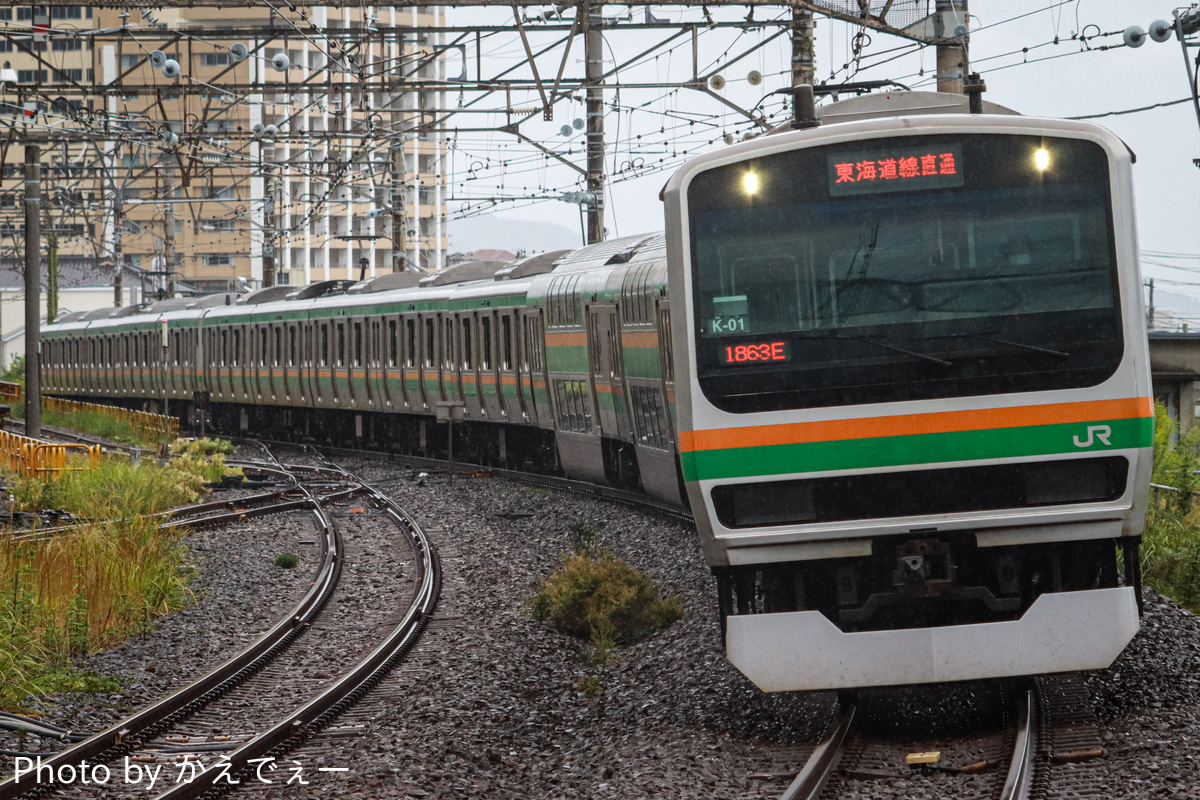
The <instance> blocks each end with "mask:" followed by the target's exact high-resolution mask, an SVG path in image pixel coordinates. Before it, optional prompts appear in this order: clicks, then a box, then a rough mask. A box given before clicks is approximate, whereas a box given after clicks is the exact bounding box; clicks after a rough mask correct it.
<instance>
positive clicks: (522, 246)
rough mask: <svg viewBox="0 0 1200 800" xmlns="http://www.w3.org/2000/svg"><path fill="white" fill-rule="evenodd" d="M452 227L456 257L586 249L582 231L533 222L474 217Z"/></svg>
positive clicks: (451, 236)
mask: <svg viewBox="0 0 1200 800" xmlns="http://www.w3.org/2000/svg"><path fill="white" fill-rule="evenodd" d="M449 227H450V252H452V253H470V252H474V251H475V250H483V249H494V250H511V251H512V252H514V253H515V252H517V251H518V250H524V251H525V252H526V253H528V254H530V255H532V254H534V253H544V252H547V251H549V250H566V249H572V248H576V247H582V246H583V237H582V235H581V233H580V231H577V230H576V231H573V230H571V229H570V228H567V227H564V226H562V225H556V224H555V223H553V222H541V221H538V220H533V219H507V218H503V217H496V216H490V217H471V218H470V219H460V220H451V221H450V223H449Z"/></svg>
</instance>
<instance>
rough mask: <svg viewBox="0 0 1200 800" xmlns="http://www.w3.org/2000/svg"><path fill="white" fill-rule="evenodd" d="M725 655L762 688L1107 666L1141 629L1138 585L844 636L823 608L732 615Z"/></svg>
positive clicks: (888, 683)
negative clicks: (996, 616)
mask: <svg viewBox="0 0 1200 800" xmlns="http://www.w3.org/2000/svg"><path fill="white" fill-rule="evenodd" d="M726 621H727V627H726V654H727V655H728V657H729V660H730V661H731V662H732V663H733V665H734V666H736V667H737V668H738V669H739V670H741V671H742V673H743V674H745V675H746V677H747V678H749V679H750V680H751V681H753V682H754V684H755V685H756V686H758V687H759V688H760V689H762V690H763V691H766V692H789V691H809V690H821V689H841V688H853V687H861V686H892V685H904V684H914V683H941V682H944V681H962V680H972V679H976V678H995V677H1005V676H1015V675H1036V674H1040V673H1046V672H1070V671H1074V670H1083V669H1103V668H1105V667H1108V666H1109V665H1111V664H1112V662H1113V661H1115V660H1116V658H1117V656H1119V655H1120V654H1121V651H1122V650H1124V649H1125V646H1126V645H1127V644H1129V642H1130V640H1131V639H1133V637H1134V635H1135V634H1136V633H1137V631H1138V610H1137V597H1136V595H1135V594H1134V590H1133V588H1132V587H1117V588H1112V589H1094V590H1088V591H1076V592H1057V593H1052V594H1043V595H1042V596H1041V597H1039V598H1038V599H1037V600H1035V601H1034V603H1033V605H1032V606H1030V607H1029V610H1028V611H1026V612H1025V614H1024V615H1023V616H1022V617H1021V618H1020V619H1018V620H1013V621H1011V622H990V623H986V624H975V625H950V626H945V627H936V628H910V629H906V630H887V631H866V632H858V633H843V632H842V631H841V630H839V629H838V627H837V626H836V625H834V624H833V623H832V622H830V621H829V620H828V619H827V618H826V617H825V616H824V615H822V614H821V613H820V612H818V611H793V612H783V613H774V614H747V615H734V616H730V617H728V618H727V620H726Z"/></svg>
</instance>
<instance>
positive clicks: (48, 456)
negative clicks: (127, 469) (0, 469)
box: [0, 431, 100, 478]
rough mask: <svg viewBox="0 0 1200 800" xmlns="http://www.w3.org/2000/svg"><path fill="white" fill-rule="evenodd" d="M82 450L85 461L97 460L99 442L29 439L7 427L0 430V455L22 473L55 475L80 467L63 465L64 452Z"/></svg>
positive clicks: (77, 469)
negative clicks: (74, 442) (71, 442)
mask: <svg viewBox="0 0 1200 800" xmlns="http://www.w3.org/2000/svg"><path fill="white" fill-rule="evenodd" d="M70 450H82V451H83V452H84V453H86V454H87V457H88V465H89V466H91V467H95V466H98V465H99V464H100V445H98V444H95V445H86V444H57V443H53V442H43V441H42V440H41V439H31V438H29V437H28V436H21V435H19V434H16V433H12V432H10V431H0V456H2V457H3V458H5V459H6V461H7V463H8V468H9V469H10V470H12V471H13V472H17V473H20V474H22V475H36V476H38V477H45V478H57V477H58V476H59V475H61V474H62V473H63V472H68V471H71V472H78V471H80V470H82V469H83V467H69V466H67V452H68V451H70Z"/></svg>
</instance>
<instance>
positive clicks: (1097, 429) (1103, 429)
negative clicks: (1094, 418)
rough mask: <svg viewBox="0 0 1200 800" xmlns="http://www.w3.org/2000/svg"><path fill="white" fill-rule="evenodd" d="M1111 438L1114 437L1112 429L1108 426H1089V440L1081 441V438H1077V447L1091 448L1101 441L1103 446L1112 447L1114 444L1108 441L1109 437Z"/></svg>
mask: <svg viewBox="0 0 1200 800" xmlns="http://www.w3.org/2000/svg"><path fill="white" fill-rule="evenodd" d="M1110 436H1112V428H1110V427H1108V426H1107V425H1088V429H1087V440H1086V441H1083V440H1080V438H1079V437H1078V436H1076V437H1075V446H1076V447H1091V446H1092V444H1093V443H1094V442H1095V441H1096V440H1097V439H1099V440H1100V443H1101V444H1103V445H1106V446H1108V447H1112V442H1110V441H1109V440H1108V437H1110Z"/></svg>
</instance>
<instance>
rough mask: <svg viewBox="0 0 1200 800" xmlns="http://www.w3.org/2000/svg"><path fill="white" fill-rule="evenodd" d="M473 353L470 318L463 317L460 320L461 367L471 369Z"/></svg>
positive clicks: (473, 359)
mask: <svg viewBox="0 0 1200 800" xmlns="http://www.w3.org/2000/svg"><path fill="white" fill-rule="evenodd" d="M474 361H475V354H474V352H473V350H472V342H471V318H470V317H463V321H462V365H463V369H473V368H474Z"/></svg>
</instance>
